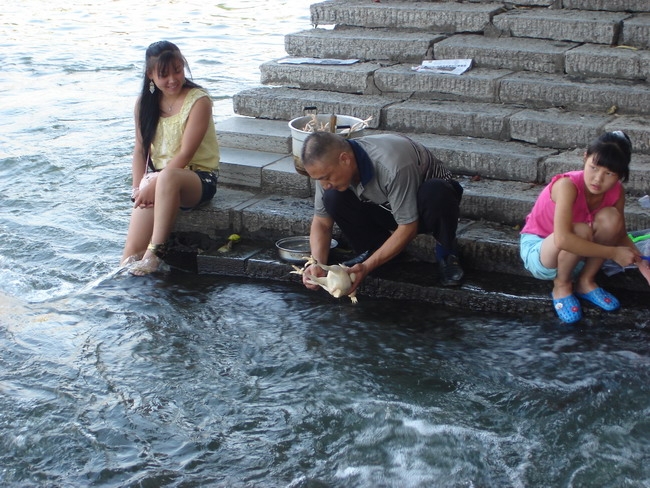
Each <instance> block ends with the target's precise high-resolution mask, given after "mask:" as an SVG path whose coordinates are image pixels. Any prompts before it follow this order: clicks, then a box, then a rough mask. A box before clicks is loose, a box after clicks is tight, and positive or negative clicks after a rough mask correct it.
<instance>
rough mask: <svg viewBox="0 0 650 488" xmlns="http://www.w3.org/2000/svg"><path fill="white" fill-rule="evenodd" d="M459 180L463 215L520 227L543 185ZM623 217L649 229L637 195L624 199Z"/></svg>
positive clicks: (634, 226)
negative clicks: (461, 188)
mask: <svg viewBox="0 0 650 488" xmlns="http://www.w3.org/2000/svg"><path fill="white" fill-rule="evenodd" d="M578 160H579V161H580V159H578ZM580 168H581V165H578V166H577V167H573V168H571V169H573V170H575V169H580ZM646 176H647V173H646ZM460 181H461V182H462V184H463V188H464V189H465V192H464V193H463V200H462V203H461V215H462V217H463V218H467V219H472V220H488V221H490V222H497V223H500V224H504V225H508V226H513V227H517V226H518V227H521V225H522V224H523V222H524V220H525V218H526V215H528V213H529V212H530V209H531V208H532V206H533V204H534V202H535V199H536V198H537V196H538V195H539V192H540V191H541V190H542V189H543V186H544V185H536V184H532V183H523V182H516V181H495V180H483V179H480V180H475V179H467V178H460ZM625 221H626V224H627V227H628V229H630V230H640V229H650V213H649V212H648V211H647V209H644V208H642V207H641V205H640V204H639V202H638V198H636V197H628V198H627V199H626V203H625Z"/></svg>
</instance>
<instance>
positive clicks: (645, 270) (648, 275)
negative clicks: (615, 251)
mask: <svg viewBox="0 0 650 488" xmlns="http://www.w3.org/2000/svg"><path fill="white" fill-rule="evenodd" d="M636 264H637V266H638V267H639V272H640V273H641V274H642V275H643V277H644V278H645V279H646V280H647V281H648V285H650V262H648V261H646V260H645V259H640V258H639V260H638V261H637V263H636Z"/></svg>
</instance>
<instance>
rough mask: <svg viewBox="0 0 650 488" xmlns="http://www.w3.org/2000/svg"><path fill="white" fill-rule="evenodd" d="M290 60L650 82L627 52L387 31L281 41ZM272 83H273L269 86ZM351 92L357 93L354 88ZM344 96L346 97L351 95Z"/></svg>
mask: <svg viewBox="0 0 650 488" xmlns="http://www.w3.org/2000/svg"><path fill="white" fill-rule="evenodd" d="M285 45H286V51H287V53H288V54H289V55H290V56H293V57H307V58H335V59H360V60H362V61H376V60H389V61H394V62H397V63H414V64H420V63H421V62H422V60H424V59H431V58H433V59H467V58H469V59H472V60H473V63H474V67H479V68H497V69H509V70H512V71H535V72H541V73H558V74H562V73H566V74H569V75H573V76H586V77H592V78H622V79H627V80H648V79H650V51H648V50H646V49H638V48H633V49H631V48H629V47H627V46H605V45H602V44H584V45H580V44H578V43H575V42H563V41H552V40H548V39H528V38H520V37H497V38H494V37H487V36H482V35H477V34H456V35H452V36H449V37H446V36H443V35H436V34H428V33H426V34H425V33H418V32H400V31H397V30H385V29H381V30H379V29H335V30H326V29H313V30H310V31H302V32H298V33H296V34H289V35H287V36H286V37H285ZM267 82H268V83H271V84H272V83H273V80H268V81H267ZM354 86H355V88H354V89H353V90H352V92H356V91H358V90H359V88H358V85H354ZM346 91H350V90H349V89H348V90H346Z"/></svg>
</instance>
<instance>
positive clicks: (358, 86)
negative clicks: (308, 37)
mask: <svg viewBox="0 0 650 488" xmlns="http://www.w3.org/2000/svg"><path fill="white" fill-rule="evenodd" d="M383 66H384V64H381V63H379V62H366V63H354V64H350V65H321V64H283V63H278V62H277V61H267V62H266V63H263V64H262V65H260V74H261V76H260V81H261V82H262V84H264V85H277V86H285V87H292V88H300V89H303V90H324V91H327V90H330V91H331V90H332V89H333V88H335V91H337V92H339V93H354V94H366V95H373V94H379V93H380V91H379V90H377V89H376V88H375V87H374V86H373V75H374V73H376V72H377V71H379V70H381V68H382V67H383ZM400 66H401V65H400Z"/></svg>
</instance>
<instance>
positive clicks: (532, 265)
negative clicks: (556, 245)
mask: <svg viewBox="0 0 650 488" xmlns="http://www.w3.org/2000/svg"><path fill="white" fill-rule="evenodd" d="M544 239H545V238H544V237H540V236H538V235H535V234H521V236H520V237H519V255H520V256H521V260H522V261H523V262H524V268H526V269H527V270H528V271H530V273H531V274H532V275H533V276H534V277H535V278H537V279H539V280H554V279H555V278H556V277H557V268H547V267H546V266H544V265H543V264H542V260H541V258H540V253H541V251H542V243H543V242H544ZM584 265H585V262H584V261H580V262H579V263H578V265H577V266H576V267H575V269H574V270H573V273H574V275H577V274H578V273H580V271H581V270H582V268H583V266H584Z"/></svg>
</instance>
